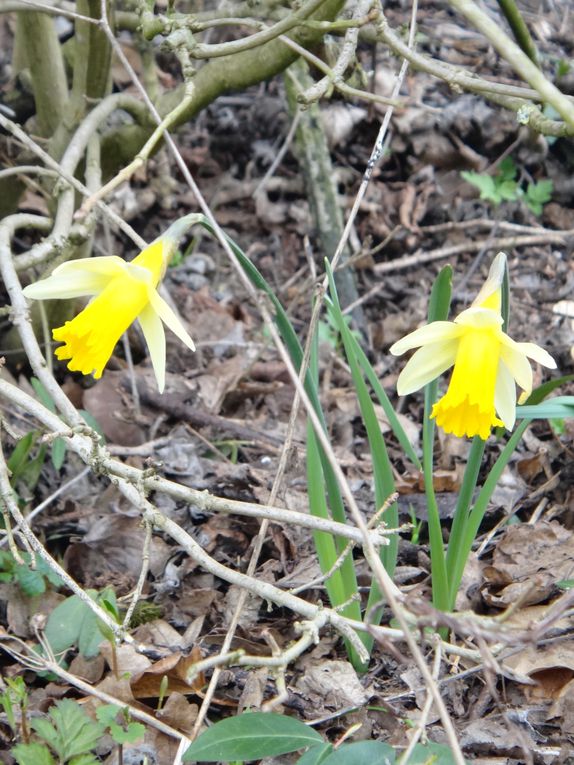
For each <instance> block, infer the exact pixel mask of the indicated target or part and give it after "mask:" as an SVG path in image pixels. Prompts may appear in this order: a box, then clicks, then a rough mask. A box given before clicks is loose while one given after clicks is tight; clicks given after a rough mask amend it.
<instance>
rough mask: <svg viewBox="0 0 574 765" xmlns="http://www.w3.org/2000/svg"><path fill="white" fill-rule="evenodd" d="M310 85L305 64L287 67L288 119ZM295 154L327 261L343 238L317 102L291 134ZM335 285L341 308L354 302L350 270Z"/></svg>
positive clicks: (358, 316)
mask: <svg viewBox="0 0 574 765" xmlns="http://www.w3.org/2000/svg"><path fill="white" fill-rule="evenodd" d="M291 75H292V76H291ZM313 84H314V80H313V79H312V78H311V75H310V74H309V67H308V66H307V63H306V62H305V61H297V62H295V63H294V64H293V65H292V66H291V67H290V68H289V71H288V72H287V76H286V77H285V89H286V91H287V100H288V103H289V111H290V113H291V117H292V118H294V117H295V114H296V113H297V110H298V102H297V95H298V94H299V93H300V92H301V91H302V90H307V89H308V88H310V87H311V86H312V85H313ZM295 152H296V155H297V159H298V160H299V166H300V168H301V171H302V173H303V175H304V177H305V187H306V191H307V199H308V200H309V204H310V207H311V214H312V216H313V222H314V225H315V229H316V233H317V238H318V241H319V244H320V248H321V253H322V255H323V256H324V257H326V258H328V259H329V260H331V258H332V257H333V255H334V254H335V251H336V249H337V246H338V244H339V241H340V240H341V237H342V235H343V228H344V223H343V213H342V211H341V208H340V206H339V200H338V198H337V187H336V184H335V178H334V172H333V163H332V162H331V153H330V151H329V146H328V144H327V138H326V136H325V131H324V130H323V124H322V121H321V109H320V107H319V105H318V104H317V103H313V104H311V105H310V106H309V107H307V108H306V109H305V110H304V111H302V112H301V114H300V117H299V124H298V126H297V130H296V132H295ZM348 257H349V251H348V248H347V247H345V249H344V250H343V254H342V257H341V262H344V261H345V260H346V259H347V258H348ZM335 283H336V285H337V292H338V294H339V300H340V302H341V305H342V306H343V307H346V306H348V305H350V304H351V303H353V302H355V300H356V299H357V297H358V293H357V286H356V283H355V274H354V272H353V270H352V269H350V268H345V269H343V270H342V271H335ZM353 318H354V319H355V321H356V322H357V323H358V327H362V326H363V320H364V317H363V313H362V311H360V310H358V311H357V314H356V315H354V316H353Z"/></svg>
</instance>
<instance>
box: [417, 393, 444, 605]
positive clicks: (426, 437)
mask: <svg viewBox="0 0 574 765" xmlns="http://www.w3.org/2000/svg"><path fill="white" fill-rule="evenodd" d="M437 388H438V382H437V381H436V380H435V381H434V382H432V383H429V384H428V385H427V386H426V388H425V412H424V421H423V475H424V485H425V494H426V498H427V514H428V528H429V542H430V552H431V576H432V596H433V604H434V606H435V608H438V609H439V610H440V611H446V610H448V582H447V578H446V561H445V555H444V545H443V541H442V527H441V523H440V516H439V512H438V505H437V502H436V496H435V493H434V484H433V451H434V432H435V423H434V420H431V418H430V414H431V412H432V406H433V404H434V402H435V401H436V397H437Z"/></svg>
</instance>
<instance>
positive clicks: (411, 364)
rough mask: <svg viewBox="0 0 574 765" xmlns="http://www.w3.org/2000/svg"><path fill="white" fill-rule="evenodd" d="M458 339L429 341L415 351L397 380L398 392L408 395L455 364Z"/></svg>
mask: <svg viewBox="0 0 574 765" xmlns="http://www.w3.org/2000/svg"><path fill="white" fill-rule="evenodd" d="M457 349H458V339H457V338H454V339H451V340H446V341H445V342H444V343H429V344H428V345H425V346H424V347H422V348H419V349H418V351H416V352H415V354H414V355H413V357H412V358H411V359H409V361H408V362H407V364H406V366H405V368H404V369H403V371H402V372H401V373H400V375H399V379H398V380H397V393H398V394H399V396H406V395H407V394H409V393H412V392H413V391H415V390H419V388H422V387H423V386H425V385H426V384H427V383H429V382H432V380H435V379H436V378H437V377H438V376H439V375H441V374H442V373H443V372H445V371H446V370H447V369H448V368H449V367H451V366H452V365H453V364H454V361H455V358H456V352H457Z"/></svg>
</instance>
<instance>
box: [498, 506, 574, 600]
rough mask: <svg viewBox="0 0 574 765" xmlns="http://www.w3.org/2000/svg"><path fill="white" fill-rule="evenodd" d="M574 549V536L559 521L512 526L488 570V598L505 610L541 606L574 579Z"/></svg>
mask: <svg viewBox="0 0 574 765" xmlns="http://www.w3.org/2000/svg"><path fill="white" fill-rule="evenodd" d="M573 547H574V533H573V532H572V531H568V530H567V529H565V528H564V527H563V526H561V525H560V524H559V523H557V522H556V521H550V522H546V521H541V522H539V523H537V524H536V525H529V524H522V525H516V526H511V527H509V528H508V529H507V530H506V531H505V533H504V536H503V537H502V539H501V540H500V541H499V543H498V545H497V546H496V548H495V550H494V554H493V559H492V565H491V566H487V567H486V568H485V569H484V578H485V586H484V588H483V597H484V599H485V600H486V601H487V602H488V603H489V604H490V605H493V606H499V607H501V608H506V607H507V606H509V605H511V604H515V603H516V602H517V601H520V602H521V603H522V604H523V605H524V606H526V605H533V604H535V603H541V602H542V601H543V600H545V599H546V598H548V596H549V595H550V594H551V593H552V591H553V590H554V588H555V586H556V582H558V581H560V580H561V579H568V578H569V577H571V576H572V567H573V563H572V549H573Z"/></svg>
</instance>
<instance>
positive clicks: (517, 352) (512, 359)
mask: <svg viewBox="0 0 574 765" xmlns="http://www.w3.org/2000/svg"><path fill="white" fill-rule="evenodd" d="M500 357H501V359H502V361H503V362H504V364H505V365H506V367H507V369H508V371H509V372H510V374H511V375H512V376H513V377H514V379H515V380H516V382H517V383H518V385H519V386H520V387H521V388H522V389H523V390H525V391H527V392H528V393H530V391H531V390H532V367H531V366H530V362H529V361H528V358H527V356H526V354H525V353H524V351H523V350H521V348H520V344H519V343H516V342H515V341H514V340H513V339H512V338H511V337H508V335H505V334H502V342H501V345H500Z"/></svg>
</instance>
